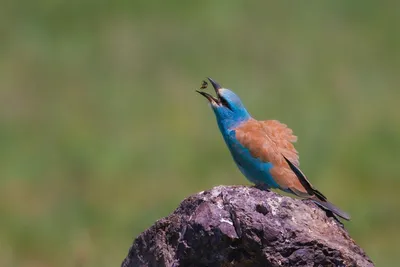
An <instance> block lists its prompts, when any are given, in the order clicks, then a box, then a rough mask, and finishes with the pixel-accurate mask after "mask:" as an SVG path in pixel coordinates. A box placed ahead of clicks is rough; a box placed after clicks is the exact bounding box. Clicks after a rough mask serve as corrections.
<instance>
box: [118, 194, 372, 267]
mask: <svg viewBox="0 0 400 267" xmlns="http://www.w3.org/2000/svg"><path fill="white" fill-rule="evenodd" d="M350 223H356V222H350ZM121 266H122V267H133V266H135V267H137V266H172V267H178V266H185V267H186V266H225V267H227V266H374V265H373V263H372V261H371V260H370V259H369V258H368V256H367V255H366V254H365V253H364V251H363V250H362V249H361V248H360V247H358V246H357V245H356V243H355V242H354V241H353V240H352V239H351V237H350V236H349V234H348V233H347V231H346V230H345V229H344V228H343V227H342V225H341V224H340V223H338V222H337V221H336V220H335V219H334V218H332V217H331V218H329V217H327V215H326V213H325V212H324V211H323V210H321V209H320V208H318V207H317V206H316V205H315V204H314V203H312V202H311V201H307V200H299V199H293V198H290V197H286V196H281V195H279V194H277V193H274V192H269V191H262V190H259V189H257V188H255V187H245V186H218V187H215V188H213V189H211V190H209V191H205V192H200V193H198V194H195V195H193V196H190V197H188V198H187V199H185V200H184V201H183V202H182V203H181V204H180V205H179V207H178V208H177V209H176V210H175V211H174V212H173V213H172V214H171V215H169V216H168V217H166V218H163V219H161V220H158V221H157V222H156V223H155V224H154V225H153V226H151V227H150V228H149V229H147V230H146V231H144V232H143V233H142V234H140V235H139V236H138V237H137V238H136V239H135V240H134V242H133V245H132V246H131V248H130V250H129V254H128V256H127V257H126V258H125V260H124V261H123V263H122V265H121Z"/></svg>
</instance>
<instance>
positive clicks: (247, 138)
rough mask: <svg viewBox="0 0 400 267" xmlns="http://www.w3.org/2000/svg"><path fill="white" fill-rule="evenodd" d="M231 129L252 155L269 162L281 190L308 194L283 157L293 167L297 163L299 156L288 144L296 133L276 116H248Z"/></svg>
mask: <svg viewBox="0 0 400 267" xmlns="http://www.w3.org/2000/svg"><path fill="white" fill-rule="evenodd" d="M235 133H236V138H237V140H238V141H239V142H240V144H241V145H243V146H244V147H246V148H247V149H248V150H249V151H250V153H251V155H252V156H253V157H255V158H259V159H260V160H262V161H264V162H271V163H272V165H273V168H272V169H271V170H270V172H271V175H272V177H274V179H275V181H276V182H277V183H278V184H279V186H280V187H281V188H282V189H283V190H290V191H292V192H293V193H294V194H296V195H299V196H303V197H307V196H310V193H309V192H308V190H307V189H308V188H306V187H305V186H303V184H302V181H300V179H299V177H297V175H296V173H295V172H294V171H293V170H292V168H291V167H290V165H289V163H288V162H287V161H286V160H285V158H286V159H287V160H288V161H290V162H291V163H292V164H293V165H294V166H296V168H297V166H299V156H298V153H297V151H296V149H295V148H294V146H293V144H292V143H293V142H296V140H297V137H296V136H295V135H293V131H292V130H291V129H290V128H288V127H287V126H286V125H285V124H283V123H280V122H279V121H277V120H268V121H257V120H253V119H252V120H249V121H247V122H245V123H242V124H241V125H239V126H238V127H237V128H236V129H235ZM307 182H308V181H307ZM310 186H311V185H310Z"/></svg>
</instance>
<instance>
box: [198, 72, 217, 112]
mask: <svg viewBox="0 0 400 267" xmlns="http://www.w3.org/2000/svg"><path fill="white" fill-rule="evenodd" d="M207 79H208V80H209V81H210V83H211V84H212V86H213V87H214V90H215V93H216V94H217V97H213V96H212V95H210V94H208V93H206V92H203V91H199V90H196V92H197V93H199V94H201V95H202V96H204V97H205V98H207V99H208V101H210V103H211V104H217V105H219V104H220V103H221V101H220V100H219V89H221V88H222V87H221V85H219V84H218V83H217V82H216V81H214V80H213V79H211V78H210V77H208V78H207Z"/></svg>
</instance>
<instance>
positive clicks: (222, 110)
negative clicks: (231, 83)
mask: <svg viewBox="0 0 400 267" xmlns="http://www.w3.org/2000/svg"><path fill="white" fill-rule="evenodd" d="M208 80H209V81H210V82H211V84H212V86H213V87H214V90H215V93H216V97H214V96H212V95H210V94H208V93H206V92H203V91H197V92H198V93H199V94H201V95H203V96H204V97H205V98H207V99H208V101H209V102H210V105H211V108H212V109H213V110H214V113H215V116H216V117H217V120H218V121H219V122H223V123H225V124H231V125H232V124H236V123H240V122H242V121H246V120H248V119H249V118H250V114H249V113H248V112H247V110H246V108H245V107H244V105H243V103H242V101H241V100H240V98H239V97H238V96H237V95H236V94H235V93H234V92H232V91H231V90H229V89H226V88H223V87H221V86H220V85H219V84H218V83H217V82H215V81H214V80H213V79H211V78H208Z"/></svg>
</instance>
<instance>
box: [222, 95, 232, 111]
mask: <svg viewBox="0 0 400 267" xmlns="http://www.w3.org/2000/svg"><path fill="white" fill-rule="evenodd" d="M219 99H220V102H221V104H222V105H223V106H225V107H227V108H229V109H230V110H232V109H231V106H230V105H229V103H228V101H226V99H225V98H223V97H220V98H219Z"/></svg>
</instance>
